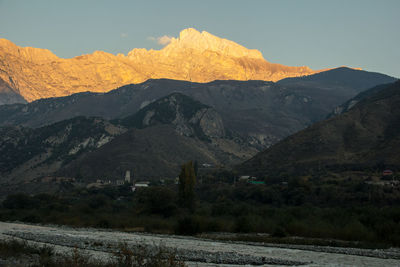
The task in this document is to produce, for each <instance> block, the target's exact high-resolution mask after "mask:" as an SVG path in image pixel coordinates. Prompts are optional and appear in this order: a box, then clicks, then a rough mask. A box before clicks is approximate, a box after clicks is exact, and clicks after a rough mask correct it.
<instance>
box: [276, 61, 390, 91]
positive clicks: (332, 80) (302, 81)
mask: <svg viewBox="0 0 400 267" xmlns="http://www.w3.org/2000/svg"><path fill="white" fill-rule="evenodd" d="M394 81H396V79H395V78H393V77H390V76H388V75H385V74H381V73H377V72H369V71H360V70H356V69H350V68H347V67H340V68H336V69H331V70H328V71H323V72H320V73H317V74H314V75H310V76H304V77H296V78H286V79H282V80H280V81H278V82H277V83H278V84H280V85H284V86H286V87H307V88H318V89H323V90H346V91H351V92H352V93H359V92H361V91H363V90H366V89H369V88H371V87H373V86H376V85H378V84H384V83H391V82H394Z"/></svg>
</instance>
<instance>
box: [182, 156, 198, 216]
mask: <svg viewBox="0 0 400 267" xmlns="http://www.w3.org/2000/svg"><path fill="white" fill-rule="evenodd" d="M195 184H196V174H195V171H194V166H193V163H192V161H189V162H187V163H185V164H183V165H182V169H181V173H180V174H179V201H180V205H181V206H183V207H186V208H189V209H190V210H192V211H193V210H194V208H195V195H194V186H195Z"/></svg>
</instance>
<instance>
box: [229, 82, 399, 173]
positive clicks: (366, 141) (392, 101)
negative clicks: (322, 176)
mask: <svg viewBox="0 0 400 267" xmlns="http://www.w3.org/2000/svg"><path fill="white" fill-rule="evenodd" d="M374 90H376V89H373V90H372V91H374ZM399 151H400V81H397V82H395V83H393V84H388V85H385V86H384V88H380V90H378V91H377V92H375V93H372V94H366V95H364V96H363V97H362V98H360V100H359V102H358V103H357V104H355V105H354V106H353V107H351V108H350V109H349V110H348V111H347V112H344V113H343V114H341V115H339V116H336V117H333V118H330V119H328V120H325V121H322V122H319V123H316V124H314V125H312V126H311V127H309V128H307V129H305V130H303V131H301V132H299V133H296V134H294V135H292V136H289V137H287V138H286V139H284V140H282V141H281V142H279V143H277V144H275V145H274V146H272V147H270V148H269V149H267V150H265V151H263V152H261V153H259V154H257V155H256V156H255V157H253V158H252V159H250V160H248V161H246V162H245V163H243V164H241V165H239V166H238V167H237V169H238V170H240V172H242V173H249V174H256V175H270V174H274V173H282V172H285V173H290V174H305V173H310V172H313V171H321V170H333V171H340V170H346V169H349V170H358V169H374V168H376V169H382V168H384V167H385V166H386V167H391V168H394V169H400V153H399Z"/></svg>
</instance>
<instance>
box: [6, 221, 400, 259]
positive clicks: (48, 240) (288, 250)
mask: <svg viewBox="0 0 400 267" xmlns="http://www.w3.org/2000/svg"><path fill="white" fill-rule="evenodd" d="M0 238H1V239H9V238H15V239H23V240H27V241H28V242H31V243H35V244H38V245H50V246H53V247H54V249H55V251H56V252H57V253H67V252H70V251H71V250H72V248H75V247H76V248H79V249H81V250H82V251H84V252H85V253H88V254H89V255H91V256H92V257H94V258H97V259H101V260H107V259H109V258H110V256H111V255H112V252H113V251H115V250H116V249H117V248H118V247H119V246H120V245H121V244H122V243H125V244H127V245H128V246H139V245H141V246H147V247H150V248H152V247H157V246H159V245H161V246H162V247H164V248H165V249H167V250H175V251H176V254H177V256H178V257H179V258H180V259H181V260H184V261H185V262H186V263H187V264H188V265H189V266H243V265H246V266H400V250H399V249H389V250H370V249H357V248H337V247H323V246H302V245H278V244H262V243H253V242H225V241H212V240H206V239H200V238H194V237H185V236H169V235H154V234H142V233H125V232H117V231H106V230H99V229H91V228H89V229H86V228H85V229H81V228H79V229H76V228H70V227H64V226H61V227H59V226H38V225H28V224H21V223H7V222H0Z"/></svg>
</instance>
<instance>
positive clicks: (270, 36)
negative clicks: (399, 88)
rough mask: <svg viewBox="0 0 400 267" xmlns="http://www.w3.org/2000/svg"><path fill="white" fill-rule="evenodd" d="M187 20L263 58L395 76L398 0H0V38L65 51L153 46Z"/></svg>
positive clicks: (398, 72)
mask: <svg viewBox="0 0 400 267" xmlns="http://www.w3.org/2000/svg"><path fill="white" fill-rule="evenodd" d="M188 27H194V28H196V29H197V30H199V31H202V30H205V31H208V32H210V33H212V34H214V35H217V36H219V37H224V38H227V39H230V40H232V41H235V42H237V43H239V44H241V45H244V46H246V47H248V48H255V49H258V50H260V51H261V52H262V53H263V55H264V58H265V59H267V60H268V61H270V62H275V63H281V64H285V65H291V66H299V65H307V66H309V67H311V68H313V69H321V68H331V67H338V66H341V65H346V66H350V67H361V68H363V69H365V70H369V71H377V72H382V73H385V74H389V75H392V76H395V77H400V52H399V47H400V0H382V1H377V0H376V1H369V0H340V1H337V0H335V1H334V0H332V1H327V0H326V1H324V0H304V1H302V0H297V1H295V0H291V1H289V0H279V1H278V0H277V1H268V0H247V1H244V0H243V1H235V0H202V1H190V0H181V1H173V0H172V1H168V0H160V1H151V0H147V1H122V0H121V1H118V0H114V1H111V0H110V1H102V0H96V1H94V0H86V1H85V0H79V1H75V0H70V1H56V0H47V1H45V0H43V1H42V0H30V1H29V0H27V1H22V0H21V1H20V0H0V38H6V39H9V40H11V41H12V42H14V43H16V44H17V45H20V46H33V47H40V48H48V49H50V50H51V51H53V52H54V53H55V54H56V55H57V56H60V57H65V58H69V57H74V56H78V55H81V54H87V53H92V52H93V51H95V50H102V51H106V52H110V53H114V54H117V53H124V54H126V53H127V52H128V51H130V50H131V49H133V48H141V47H144V48H155V49H160V48H161V46H160V45H158V44H157V43H155V42H154V41H151V40H149V37H159V36H163V35H170V36H175V37H176V36H178V34H179V32H180V31H181V30H182V29H184V28H188Z"/></svg>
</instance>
